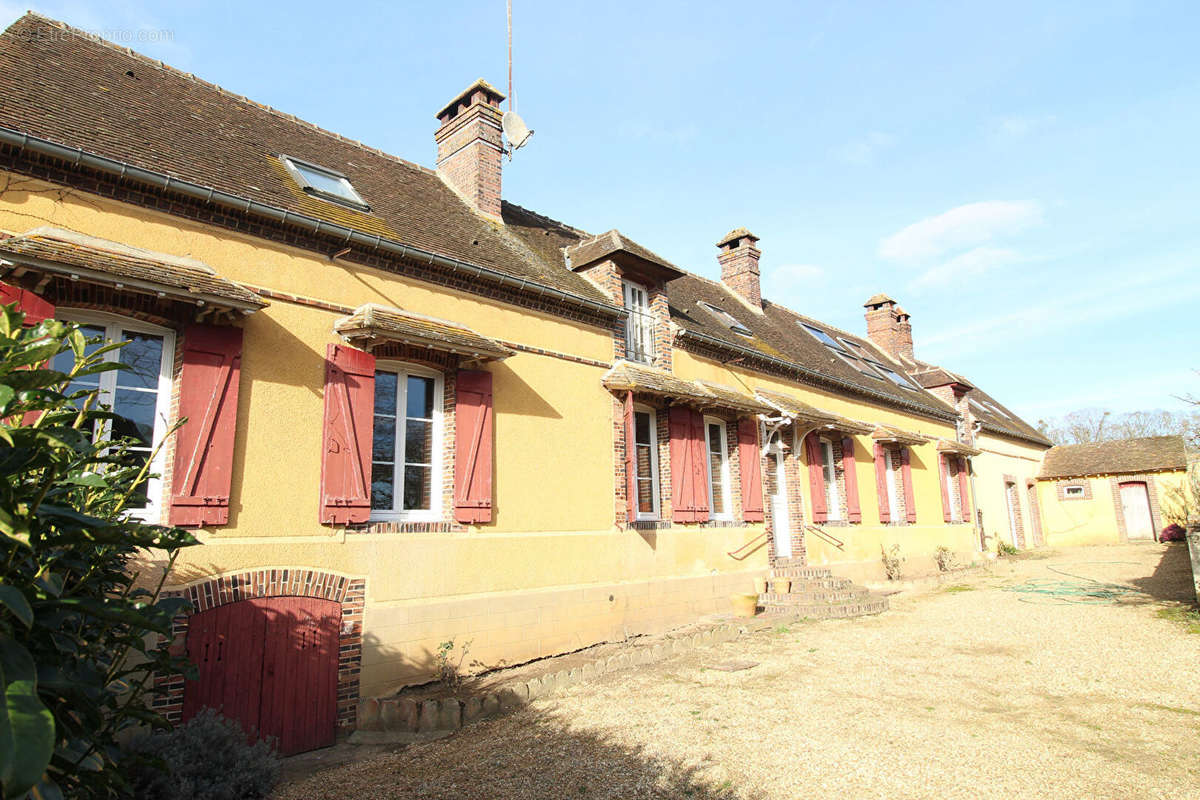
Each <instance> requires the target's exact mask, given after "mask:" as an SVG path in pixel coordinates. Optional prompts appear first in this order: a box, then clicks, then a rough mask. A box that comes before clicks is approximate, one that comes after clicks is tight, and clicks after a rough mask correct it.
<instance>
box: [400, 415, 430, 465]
mask: <svg viewBox="0 0 1200 800" xmlns="http://www.w3.org/2000/svg"><path fill="white" fill-rule="evenodd" d="M404 460H405V461H406V462H408V463H409V464H432V463H433V423H432V422H425V421H424V420H412V419H410V420H409V421H408V422H406V423H405V424H404Z"/></svg>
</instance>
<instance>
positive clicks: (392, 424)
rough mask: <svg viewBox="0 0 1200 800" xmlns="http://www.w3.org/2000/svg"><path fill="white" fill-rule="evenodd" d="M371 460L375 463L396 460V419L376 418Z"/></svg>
mask: <svg viewBox="0 0 1200 800" xmlns="http://www.w3.org/2000/svg"><path fill="white" fill-rule="evenodd" d="M371 458H372V459H373V460H375V461H385V462H391V461H395V460H396V419H395V417H380V416H376V417H375V438H374V441H373V442H372V443H371Z"/></svg>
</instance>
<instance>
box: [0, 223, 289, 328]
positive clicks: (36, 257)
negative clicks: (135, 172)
mask: <svg viewBox="0 0 1200 800" xmlns="http://www.w3.org/2000/svg"><path fill="white" fill-rule="evenodd" d="M0 277H2V278H4V279H5V280H14V281H16V282H18V283H20V284H23V285H29V286H32V287H33V290H34V291H35V293H40V291H41V290H42V289H44V288H45V286H46V285H47V284H49V283H50V281H51V280H53V279H54V278H63V279H66V280H68V281H71V282H84V283H91V284H95V285H98V286H105V287H110V288H113V289H117V290H119V291H125V292H131V293H135V294H146V295H153V296H155V297H160V298H165V299H170V300H173V301H176V302H179V303H183V304H186V305H190V306H197V307H207V308H208V309H213V310H225V311H236V312H241V313H242V314H252V313H254V312H255V311H258V310H259V309H261V308H265V307H266V305H267V303H266V302H265V301H263V300H262V299H261V298H259V297H258V295H256V294H254V293H253V292H251V291H250V290H249V289H247V288H246V287H244V286H242V285H241V284H239V283H236V282H234V281H231V280H229V279H227V278H224V277H222V276H220V275H218V274H217V273H216V272H215V271H213V270H212V269H211V268H209V267H208V266H207V265H205V264H203V263H202V262H200V261H196V260H194V259H187V258H180V257H177V256H172V255H169V254H166V253H156V252H153V251H149V250H143V249H141V248H134V247H130V246H128V245H124V244H121V243H119V242H111V241H108V240H105V239H98V238H96V237H92V236H85V235H83V234H78V233H75V232H73V231H65V230H60V229H57V228H35V229H34V230H32V231H29V232H28V233H26V234H22V235H20V236H12V237H9V238H7V239H0Z"/></svg>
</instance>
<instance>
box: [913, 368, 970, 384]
mask: <svg viewBox="0 0 1200 800" xmlns="http://www.w3.org/2000/svg"><path fill="white" fill-rule="evenodd" d="M909 377H911V378H912V379H913V380H914V381H916V382H917V383H919V384H920V385H921V386H923V387H924V388H926V389H932V388H934V387H935V386H949V385H950V384H952V383H957V384H959V385H960V386H965V387H966V388H968V389H973V388H975V387H973V386H972V385H971V384H969V383H967V381H966V380H965V379H964V378H963V377H962V376H961V375H955V374H954V373H953V372H951V371H950V370H948V369H943V368H941V367H932V368H930V369H924V370H916V371H913V372H910V373H909Z"/></svg>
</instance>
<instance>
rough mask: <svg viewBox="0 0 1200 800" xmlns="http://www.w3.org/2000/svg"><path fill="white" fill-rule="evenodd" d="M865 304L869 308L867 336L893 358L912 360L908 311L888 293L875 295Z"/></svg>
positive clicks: (911, 339)
mask: <svg viewBox="0 0 1200 800" xmlns="http://www.w3.org/2000/svg"><path fill="white" fill-rule="evenodd" d="M863 306H864V307H865V308H866V309H867V313H866V318H867V338H868V339H870V340H871V341H872V342H874V343H875V346H876V347H878V348H879V349H880V350H882V351H883V352H885V353H887V354H888V355H890V356H891V357H892V358H894V359H896V360H898V361H909V362H912V361H913V360H914V358H913V337H912V323H911V322H909V315H908V312H906V311H905V310H904V309H903V308H901V307H900V306H899V305H897V304H896V301H895V300H893V299H892V298H890V297H888V296H887V295H886V294H877V295H875V296H874V297H872V298H871V299H870V300H868V301H867V302H866V303H864V304H863Z"/></svg>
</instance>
